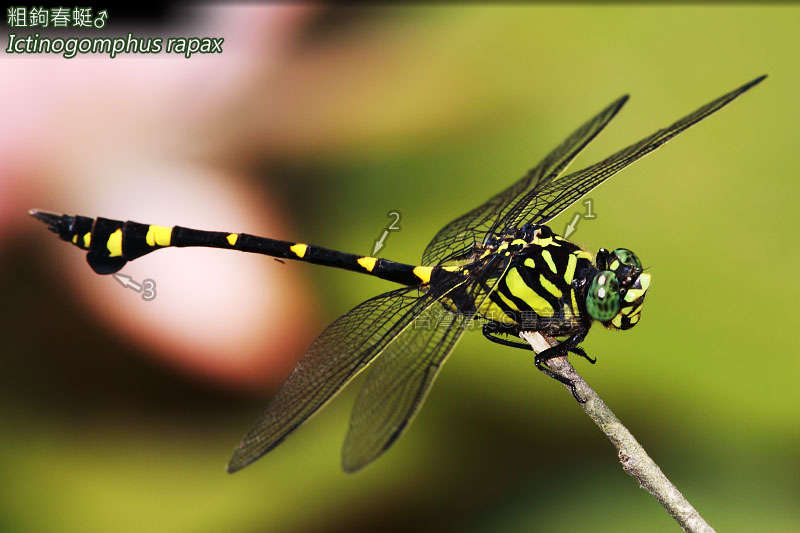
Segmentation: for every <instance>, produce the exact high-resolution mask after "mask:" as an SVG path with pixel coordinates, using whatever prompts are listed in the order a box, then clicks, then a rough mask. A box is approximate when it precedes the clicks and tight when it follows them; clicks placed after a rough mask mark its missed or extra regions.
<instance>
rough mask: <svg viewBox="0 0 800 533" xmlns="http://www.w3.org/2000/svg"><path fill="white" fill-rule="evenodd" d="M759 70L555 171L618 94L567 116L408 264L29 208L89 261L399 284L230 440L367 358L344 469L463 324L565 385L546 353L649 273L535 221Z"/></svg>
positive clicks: (288, 419)
mask: <svg viewBox="0 0 800 533" xmlns="http://www.w3.org/2000/svg"><path fill="white" fill-rule="evenodd" d="M765 77H766V76H760V77H758V78H756V79H754V80H752V81H750V82H748V83H746V84H744V85H742V86H741V87H739V88H737V89H734V90H733V91H731V92H729V93H727V94H725V95H723V96H720V97H719V98H717V99H715V100H713V101H711V102H710V103H708V104H706V105H704V106H702V107H700V108H698V109H697V110H695V111H693V112H691V113H690V114H688V115H686V116H684V117H683V118H681V119H679V120H677V121H676V122H674V123H673V124H671V125H669V126H667V127H665V128H662V129H659V130H658V131H656V132H655V133H653V134H652V135H649V136H647V137H645V138H644V139H642V140H640V141H638V142H636V143H634V144H631V145H630V146H628V147H626V148H624V149H622V150H620V151H618V152H616V153H615V154H613V155H611V156H609V157H607V158H606V159H603V160H602V161H600V162H598V163H595V164H593V165H591V166H588V167H586V168H584V169H582V170H578V171H575V172H571V173H569V174H566V175H564V173H565V169H566V168H567V166H568V165H569V164H570V162H571V161H572V160H573V159H574V158H575V157H576V156H577V155H578V153H579V152H581V150H582V149H583V148H584V147H586V145H587V144H589V143H590V142H591V141H592V140H593V139H594V138H595V137H596V136H597V134H598V133H600V131H601V130H603V128H605V127H606V125H607V124H608V123H609V122H610V121H611V119H613V118H614V116H615V115H616V114H617V113H618V112H619V110H620V109H621V108H622V106H623V105H625V103H626V102H627V100H628V96H627V95H624V96H622V97H620V98H618V99H617V100H615V101H613V102H612V103H611V104H610V105H608V106H607V107H605V108H604V109H603V110H602V111H600V112H599V113H598V114H597V115H595V116H593V117H592V118H591V119H589V120H588V121H587V122H586V123H584V124H583V125H581V126H580V127H579V128H578V129H577V130H575V131H574V132H573V133H572V134H571V135H570V136H569V137H567V139H566V140H564V141H563V142H562V143H561V144H559V145H558V146H557V147H556V148H555V149H554V150H553V151H552V152H550V153H549V154H548V155H547V156H546V157H545V158H544V159H543V160H542V161H541V162H540V163H539V164H538V165H536V166H535V167H534V168H532V169H531V170H529V171H528V172H527V173H526V174H525V175H524V176H523V177H522V178H520V179H519V180H517V181H516V182H514V183H513V184H511V185H510V186H508V187H507V188H506V189H504V190H503V191H501V192H499V193H497V194H495V195H494V196H492V197H491V198H489V200H487V201H486V202H484V203H483V204H481V205H480V206H478V207H476V208H475V209H473V210H471V211H469V212H468V213H466V214H464V215H462V216H460V217H458V218H456V219H454V220H452V221H451V222H450V223H448V224H447V225H445V226H444V227H443V228H442V229H441V230H439V232H438V233H436V235H435V236H434V237H433V239H432V240H431V241H430V243H429V244H428V245H427V247H426V248H425V250H424V251H423V253H422V260H421V262H420V264H418V265H412V264H405V263H399V262H395V261H390V260H388V259H382V258H377V257H370V256H362V255H356V254H349V253H344V252H340V251H336V250H330V249H327V248H322V247H319V246H313V245H310V244H306V243H302V242H287V241H280V240H275V239H270V238H265V237H258V236H255V235H249V234H246V233H229V232H221V231H203V230H197V229H191V228H185V227H181V226H174V227H164V226H157V225H150V224H141V223H138V222H132V221H127V222H123V221H119V220H112V219H106V218H102V217H98V218H90V217H85V216H80V215H75V216H71V215H64V214H56V213H51V212H46V211H40V210H31V211H30V214H31V215H33V216H34V217H35V218H36V219H38V220H40V221H42V222H44V223H45V224H47V226H48V227H49V229H50V230H51V231H53V232H55V233H57V234H58V235H59V236H60V237H61V239H63V240H66V241H68V242H71V243H72V244H74V245H75V246H77V247H78V248H80V249H82V250H85V251H87V255H86V258H87V261H88V263H89V265H90V266H91V267H92V269H93V270H94V271H95V272H96V273H98V274H112V273H114V272H117V271H118V270H120V269H121V268H122V267H123V266H124V265H125V264H126V262H128V261H131V260H133V259H137V258H139V257H141V256H143V255H145V254H148V253H150V252H152V251H155V250H158V249H162V248H165V247H170V246H172V247H187V246H203V247H212V248H222V249H226V250H237V251H242V252H251V253H257V254H264V255H268V256H272V257H275V258H280V259H293V260H298V261H305V262H308V263H314V264H317V265H325V266H330V267H336V268H341V269H345V270H350V271H354V272H360V273H362V274H368V275H372V276H377V277H379V278H381V279H384V280H388V281H391V282H395V283H398V284H400V285H402V287H400V288H397V289H395V290H392V291H389V292H386V293H383V294H380V295H378V296H375V297H373V298H371V299H369V300H367V301H365V302H363V303H361V304H359V305H357V306H356V307H354V308H353V309H351V310H350V311H349V312H347V313H346V314H344V315H343V316H341V317H340V318H338V319H336V320H335V321H334V322H333V323H331V324H330V325H329V326H328V327H327V328H326V329H325V330H324V331H323V332H322V333H321V334H320V335H319V337H318V338H317V339H316V340H315V341H314V342H313V343H312V344H311V346H310V347H309V348H308V350H307V351H306V352H305V354H304V355H303V356H302V357H301V358H300V359H299V361H298V363H297V365H296V366H295V368H294V370H293V371H292V372H291V373H290V375H289V376H288V378H287V379H286V380H285V382H284V383H283V385H282V386H281V387H280V388H279V390H278V391H277V393H275V395H274V396H273V397H272V399H271V401H270V402H269V404H268V406H267V408H266V410H265V412H264V413H263V414H262V415H261V417H260V418H259V419H258V421H257V422H256V424H255V425H254V426H253V427H252V429H250V431H249V432H248V433H247V434H246V435H245V436H244V438H243V439H242V441H241V443H240V444H239V445H238V446H237V447H236V449H235V451H234V453H233V456H232V458H231V459H230V462H229V463H228V472H231V473H233V472H236V471H238V470H241V469H242V468H244V467H246V466H247V465H249V464H251V463H252V462H253V461H255V460H257V459H259V458H260V457H262V456H263V455H264V454H266V453H267V452H269V451H270V450H272V449H273V448H275V447H276V446H277V445H278V444H280V443H281V442H282V441H283V440H284V439H285V438H286V437H287V436H288V435H289V434H290V433H292V432H293V431H294V430H295V429H297V428H298V427H299V426H300V425H301V424H303V423H304V422H305V421H306V420H307V419H308V418H309V417H310V416H311V415H313V414H314V413H316V412H317V411H318V410H319V409H320V408H322V407H323V406H324V405H325V404H326V403H327V402H328V401H330V400H331V399H332V398H333V397H334V396H335V395H336V394H337V393H338V392H339V391H340V390H341V389H342V388H343V387H344V386H345V385H346V384H347V383H348V382H349V381H350V380H352V379H353V378H354V377H355V376H356V375H357V374H359V373H360V372H361V371H363V370H365V369H367V372H366V378H365V381H364V383H363V386H362V388H361V390H360V392H359V393H358V395H357V397H356V400H355V404H354V406H353V409H352V412H351V417H350V425H349V429H348V432H347V436H346V437H345V442H344V445H343V448H342V467H343V469H344V470H345V471H347V472H355V471H357V470H359V469H361V468H363V467H364V466H366V465H367V464H369V463H371V462H372V461H373V460H375V459H376V458H377V457H378V456H380V455H381V454H382V453H383V452H385V451H386V450H387V449H388V448H389V447H390V446H391V445H392V444H393V443H394V442H395V441H396V440H397V439H398V438H399V437H400V436H401V435H402V434H403V433H404V432H405V430H406V429H407V428H408V426H409V424H410V423H411V421H412V420H413V418H414V416H415V415H416V414H417V412H418V411H419V409H420V407H421V406H422V404H423V402H424V401H425V398H426V396H427V395H428V393H429V392H430V390H431V387H432V385H433V383H434V380H435V379H436V377H437V375H438V374H439V372H440V370H441V368H442V365H443V364H444V362H445V360H446V359H447V357H448V356H449V354H450V353H451V352H452V351H453V348H454V347H455V345H456V343H457V342H458V341H459V339H460V338H461V337H462V336H463V334H464V333H465V331H466V330H467V329H468V328H470V327H472V326H476V325H477V326H478V327H481V328H482V333H483V335H484V336H486V338H488V339H489V340H491V341H493V342H497V343H499V344H502V345H505V346H512V347H517V348H524V349H530V348H531V347H530V345H529V344H526V343H523V342H520V341H517V340H515V339H517V338H519V337H518V336H519V334H520V333H522V332H530V331H537V332H539V333H541V334H542V335H546V336H548V337H550V338H552V339H554V340H555V342H554V343H553V345H552V346H551V347H550V348H548V349H545V350H542V351H540V352H539V353H537V354H535V357H534V364H535V366H536V367H537V368H538V369H539V370H540V371H542V372H543V373H545V374H546V375H548V376H550V377H551V378H554V379H555V380H558V381H560V382H562V383H564V384H565V385H567V386H568V387H570V388H571V390H572V392H573V394H574V395H575V397H576V399H577V400H578V401H583V400H582V399H581V398H580V396H579V395H578V394H577V392H576V391H575V385H574V384H573V383H572V382H571V381H570V380H569V379H567V378H565V377H563V376H561V375H559V374H557V373H555V372H554V371H552V370H551V369H550V368H549V367H548V361H549V360H551V359H552V358H554V357H563V356H568V355H569V354H574V355H576V356H579V357H583V358H586V359H587V360H589V361H590V362H592V363H594V362H595V359H594V358H592V357H590V356H589V355H588V354H587V353H586V351H585V350H584V349H583V348H582V347H581V346H580V344H581V342H582V341H583V340H584V338H585V337H586V335H587V334H588V332H589V329H590V327H591V326H592V324H593V323H594V322H599V323H600V324H602V325H603V326H604V327H606V328H609V329H612V330H627V329H630V328H632V327H634V326H635V325H636V324H638V323H639V321H640V320H641V315H642V307H643V304H644V299H645V296H646V293H647V291H648V288H649V287H650V284H651V280H652V278H651V273H650V272H648V271H647V270H646V269H644V268H643V267H642V263H641V261H640V260H639V258H638V257H637V256H636V254H635V253H633V252H632V251H630V250H629V249H627V248H615V249H613V250H611V251H609V250H607V249H605V248H601V249H600V250H599V251H598V252H597V253H596V254H594V255H592V254H591V253H590V252H588V251H585V250H583V249H582V248H581V247H580V246H578V245H577V244H575V243H573V242H570V241H568V240H567V239H565V238H564V237H562V236H560V235H558V234H556V233H555V232H553V231H552V230H551V229H550V228H549V227H548V226H547V223H548V222H549V221H551V220H552V219H553V218H554V217H556V216H557V215H558V214H559V213H561V212H563V211H564V210H565V209H567V208H568V207H569V206H571V205H572V204H573V203H575V202H577V201H578V200H580V199H581V198H582V197H583V196H584V195H586V194H587V193H588V192H589V191H591V190H593V189H594V188H595V187H597V186H598V185H600V184H601V183H603V182H604V181H605V180H607V179H608V178H610V177H611V176H613V175H614V174H616V173H617V172H619V171H620V170H622V169H623V168H625V167H627V166H628V165H630V164H631V163H633V162H634V161H636V160H638V159H639V158H641V157H643V156H645V155H647V154H648V153H650V152H652V151H653V150H655V149H657V148H659V147H660V146H662V145H663V144H664V143H666V142H667V141H669V140H670V139H672V138H673V137H675V136H676V135H678V134H679V133H681V132H683V131H684V130H686V129H687V128H689V127H690V126H692V125H694V124H696V123H697V122H699V121H701V120H703V119H705V118H706V117H708V116H709V115H711V114H712V113H715V112H716V111H718V110H720V109H721V108H722V107H724V106H725V105H727V104H729V103H730V102H731V101H732V100H734V99H735V98H737V97H738V96H740V95H741V94H742V93H744V92H745V91H747V90H749V89H751V88H752V87H753V86H755V85H756V84H758V83H760V82H761V81H762V80H763V79H764V78H765Z"/></svg>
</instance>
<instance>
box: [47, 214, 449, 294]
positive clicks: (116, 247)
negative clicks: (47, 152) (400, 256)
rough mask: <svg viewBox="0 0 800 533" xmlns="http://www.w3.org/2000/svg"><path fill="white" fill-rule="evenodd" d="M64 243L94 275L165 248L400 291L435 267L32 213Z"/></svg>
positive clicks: (244, 237)
mask: <svg viewBox="0 0 800 533" xmlns="http://www.w3.org/2000/svg"><path fill="white" fill-rule="evenodd" d="M31 215H33V216H34V217H36V218H37V219H39V220H41V221H43V222H45V223H46V224H48V226H49V228H50V230H51V231H53V232H55V233H58V235H59V236H60V237H61V238H62V239H63V240H65V241H69V242H71V243H72V244H74V245H75V246H77V247H78V248H81V249H82V250H86V251H87V252H88V254H87V256H86V258H87V261H88V263H89V265H90V266H91V267H92V269H93V270H94V271H95V272H97V273H98V274H112V273H114V272H117V271H118V270H120V269H121V268H122V267H123V266H124V265H125V263H127V262H128V261H132V260H133V259H137V258H139V257H141V256H143V255H146V254H148V253H150V252H154V251H156V250H160V249H162V248H166V247H170V246H173V247H194V246H201V247H209V248H222V249H227V250H237V251H240V252H250V253H257V254H262V255H269V256H272V257H278V258H281V259H293V260H296V261H305V262H307V263H313V264H317V265H324V266H331V267H336V268H342V269H345V270H350V271H353V272H361V273H362V274H369V275H372V276H376V277H379V278H382V279H385V280H388V281H394V282H396V283H401V284H403V285H423V284H426V283H429V282H430V279H431V275H432V274H433V271H434V267H427V266H419V265H409V264H405V263H397V262H395V261H390V260H388V259H381V258H376V257H369V256H362V255H355V254H349V253H345V252H339V251H337V250H330V249H328V248H322V247H320V246H313V245H310V244H306V243H301V242H289V241H281V240H277V239H270V238H267V237H258V236H256V235H249V234H247V233H229V232H222V231H204V230H197V229H192V228H184V227H181V226H174V227H166V226H156V225H153V224H141V223H139V222H133V221H130V220H129V221H127V222H123V221H120V220H111V219H107V218H102V217H98V218H96V219H93V218H90V217H84V216H80V215H76V216H71V215H58V214H54V213H47V212H44V211H37V210H32V211H31Z"/></svg>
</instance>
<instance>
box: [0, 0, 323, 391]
mask: <svg viewBox="0 0 800 533" xmlns="http://www.w3.org/2000/svg"><path fill="white" fill-rule="evenodd" d="M313 11H314V9H313V8H310V7H299V6H290V5H281V6H233V7H226V8H224V9H222V8H217V7H208V8H197V9H196V12H198V13H200V14H201V15H202V16H201V17H196V18H195V20H200V21H201V23H200V25H199V26H195V27H181V28H179V29H164V30H163V33H162V32H161V30H160V32H159V35H162V36H171V35H213V36H218V37H220V36H221V37H224V38H225V43H224V52H223V53H222V54H215V55H196V56H193V57H192V58H191V59H188V60H187V59H185V58H184V57H183V56H180V55H171V54H159V55H148V56H145V55H130V56H124V55H123V56H118V57H116V58H114V59H110V58H108V57H104V56H92V55H89V56H78V57H76V58H74V59H64V58H62V57H59V56H55V55H41V56H36V55H25V56H13V55H5V56H4V58H3V71H4V74H5V75H4V82H3V84H2V85H0V95H2V97H3V100H4V101H5V102H7V103H12V104H13V105H8V106H6V109H5V117H4V119H5V121H6V122H7V123H8V124H13V125H14V127H12V128H4V129H2V130H0V172H2V177H1V178H0V228H2V229H7V228H16V229H17V230H19V229H20V228H25V229H26V230H30V231H31V232H34V231H35V232H37V233H36V237H35V238H36V239H37V240H38V239H41V242H42V243H44V242H45V240H46V239H49V241H48V244H47V245H46V249H47V253H48V254H50V258H51V262H50V264H51V265H52V266H53V275H57V276H65V277H66V278H67V279H68V280H69V281H70V285H71V286H72V287H74V288H75V290H76V295H77V296H78V297H80V298H84V299H85V300H86V302H87V304H88V305H89V306H90V307H91V309H92V310H93V311H94V312H95V314H96V316H97V317H98V318H101V319H103V320H107V321H108V323H109V324H110V325H111V326H112V327H114V328H115V329H117V330H118V331H119V332H120V334H121V335H124V336H126V337H127V338H129V339H130V341H131V342H136V343H141V344H143V345H144V346H146V347H147V348H150V349H151V350H153V352H154V353H155V354H157V355H158V356H160V357H162V358H163V359H165V360H166V361H169V362H171V363H172V364H175V365H176V366H178V367H180V368H183V369H185V370H189V371H191V372H194V373H199V374H202V375H205V376H208V377H211V378H214V379H216V380H223V381H226V382H229V383H232V384H237V385H252V386H263V385H264V384H265V383H268V384H277V383H279V382H280V380H282V378H283V377H284V376H285V374H286V373H287V372H288V370H289V369H290V368H291V366H293V362H294V361H295V360H296V359H297V358H298V357H299V356H300V355H301V354H302V352H303V350H304V348H305V347H306V346H307V345H308V344H309V342H310V341H311V338H312V332H313V330H314V329H316V326H313V324H314V323H315V321H314V319H313V315H314V313H313V307H314V306H313V300H312V296H311V294H310V291H309V289H308V286H307V284H306V283H304V282H303V279H301V277H300V275H301V272H302V269H303V268H304V267H301V266H299V265H296V264H295V265H291V266H289V265H280V264H278V263H275V262H274V261H272V260H271V259H268V258H263V257H255V256H250V257H248V256H247V255H245V254H235V253H226V252H221V251H214V250H202V249H197V250H194V249H193V250H175V249H171V250H166V251H160V252H158V253H155V254H152V255H150V256H148V257H146V258H142V259H140V260H138V261H136V262H134V263H131V264H129V265H127V266H126V267H125V269H124V270H123V272H124V273H125V274H128V275H130V276H132V277H133V278H134V279H136V280H142V279H144V278H150V279H153V280H155V281H156V283H157V294H158V295H157V297H156V299H155V300H154V301H151V302H144V301H142V300H141V299H140V298H139V295H137V294H136V293H135V292H133V291H126V290H124V289H123V288H122V287H121V286H120V285H118V284H117V283H116V282H115V281H114V279H113V278H112V277H110V276H102V277H101V276H97V275H95V274H93V273H92V272H91V271H90V270H89V267H88V266H87V265H86V263H85V259H84V257H83V255H84V254H82V253H80V252H79V251H78V250H75V249H71V248H70V247H69V246H68V245H67V244H66V243H63V242H59V241H58V240H57V239H54V238H53V235H51V234H49V233H47V232H45V231H43V228H42V227H41V226H40V225H39V224H36V223H35V222H34V221H33V220H29V219H28V220H26V219H27V215H26V210H27V209H28V208H31V207H38V208H42V209H46V210H52V211H63V212H66V213H70V214H82V215H86V216H92V217H94V216H105V217H108V218H115V219H121V220H127V219H130V220H136V221H139V222H143V223H153V224H160V225H175V224H178V225H184V226H190V227H198V228H204V229H224V230H227V231H243V232H248V233H255V234H263V235H267V236H275V237H277V238H288V235H287V233H288V232H287V229H286V226H285V224H283V223H282V222H281V220H283V216H282V215H283V214H282V213H280V212H279V210H278V209H277V207H276V205H275V204H277V202H272V201H270V199H269V198H267V197H262V196H260V195H255V194H253V192H254V191H253V188H252V185H248V183H247V180H246V179H245V178H244V176H243V175H241V174H240V173H239V172H238V171H235V170H233V169H232V167H234V165H233V164H230V163H228V164H227V165H226V164H222V163H219V162H217V161H218V160H219V159H222V160H225V161H229V162H230V161H236V162H237V164H241V163H239V161H238V160H237V157H236V156H237V154H236V153H235V148H236V143H234V142H231V143H227V144H226V146H225V147H224V149H225V150H227V153H223V154H219V153H215V150H216V152H219V151H220V149H219V148H218V147H217V146H213V145H211V146H209V139H210V138H211V139H213V136H210V135H209V133H210V132H213V131H215V130H217V129H219V128H225V129H226V130H228V131H230V132H231V133H233V134H237V133H238V134H240V135H243V136H246V135H247V133H248V132H246V131H237V127H236V125H235V124H233V125H231V124H227V123H226V122H225V121H226V117H225V114H224V110H225V109H227V108H229V107H230V106H231V105H232V103H234V102H235V103H236V104H237V105H241V102H238V101H237V99H239V98H240V95H242V94H248V95H249V94H252V93H251V91H250V90H251V87H249V84H251V83H252V80H254V79H260V78H262V77H263V72H264V71H265V70H266V71H270V70H274V69H275V68H276V67H278V66H279V65H280V63H281V61H283V60H285V58H286V55H287V51H288V50H289V46H290V45H291V42H292V40H293V38H294V36H295V35H297V33H298V31H299V30H300V29H301V28H302V24H303V23H304V22H305V21H306V20H307V19H308V18H309V16H311V15H312V13H313ZM108 28H109V33H112V34H115V33H114V27H113V20H111V21H110V24H109V26H108ZM126 31H127V29H126ZM134 33H137V32H136V31H135V30H134ZM115 35H116V34H115ZM257 104H258V105H259V106H268V105H269V98H263V99H260V100H259V101H258V102H257ZM231 152H233V153H231ZM259 190H262V189H261V188H259ZM0 231H2V230H0ZM31 235H33V233H31ZM2 237H3V235H2V234H0V244H2V242H3V241H2ZM109 357H113V354H109Z"/></svg>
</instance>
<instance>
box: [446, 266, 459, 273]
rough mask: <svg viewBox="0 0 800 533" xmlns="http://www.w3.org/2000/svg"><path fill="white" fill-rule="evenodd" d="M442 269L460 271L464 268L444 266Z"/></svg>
mask: <svg viewBox="0 0 800 533" xmlns="http://www.w3.org/2000/svg"><path fill="white" fill-rule="evenodd" d="M442 270H446V271H447V272H459V271H460V270H463V268H462V267H460V266H443V267H442Z"/></svg>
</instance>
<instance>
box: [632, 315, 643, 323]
mask: <svg viewBox="0 0 800 533" xmlns="http://www.w3.org/2000/svg"><path fill="white" fill-rule="evenodd" d="M640 317H641V315H633V316H632V317H631V324H637V323H638V322H639V318H640Z"/></svg>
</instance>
